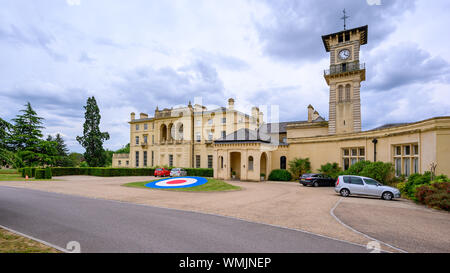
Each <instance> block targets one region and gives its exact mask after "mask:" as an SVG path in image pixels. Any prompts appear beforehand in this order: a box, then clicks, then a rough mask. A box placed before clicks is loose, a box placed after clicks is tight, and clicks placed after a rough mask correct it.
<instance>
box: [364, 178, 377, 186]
mask: <svg viewBox="0 0 450 273" xmlns="http://www.w3.org/2000/svg"><path fill="white" fill-rule="evenodd" d="M364 182H365V183H366V184H367V185H378V184H379V183H378V181H376V180H375V179H372V178H364Z"/></svg>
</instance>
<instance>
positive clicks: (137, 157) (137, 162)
mask: <svg viewBox="0 0 450 273" xmlns="http://www.w3.org/2000/svg"><path fill="white" fill-rule="evenodd" d="M136 167H139V152H136Z"/></svg>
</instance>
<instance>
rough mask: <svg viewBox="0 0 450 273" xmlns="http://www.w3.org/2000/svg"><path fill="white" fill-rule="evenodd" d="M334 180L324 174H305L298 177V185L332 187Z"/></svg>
mask: <svg viewBox="0 0 450 273" xmlns="http://www.w3.org/2000/svg"><path fill="white" fill-rule="evenodd" d="M335 182H336V180H335V179H333V178H331V177H329V176H328V175H325V174H320V173H306V174H303V175H302V176H300V184H302V185H303V186H314V187H319V186H327V187H329V186H331V187H334V183H335Z"/></svg>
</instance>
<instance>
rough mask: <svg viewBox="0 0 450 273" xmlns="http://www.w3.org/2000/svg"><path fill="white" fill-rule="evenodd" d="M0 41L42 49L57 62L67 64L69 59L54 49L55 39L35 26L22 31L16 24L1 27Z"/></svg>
mask: <svg viewBox="0 0 450 273" xmlns="http://www.w3.org/2000/svg"><path fill="white" fill-rule="evenodd" d="M0 40H3V41H5V42H8V43H12V44H17V45H27V46H32V47H38V48H41V49H42V50H43V51H44V52H46V53H47V54H48V55H49V56H50V57H51V58H53V59H54V60H55V61H60V62H65V61H67V57H66V56H65V55H63V54H61V53H59V52H58V51H57V50H55V49H54V48H53V47H52V43H54V42H55V41H56V40H55V37H53V36H52V35H51V34H49V33H46V32H44V31H42V30H40V29H38V28H36V27H34V26H30V27H29V28H28V29H25V30H23V29H20V28H19V27H18V26H16V25H14V24H9V25H6V26H4V27H0Z"/></svg>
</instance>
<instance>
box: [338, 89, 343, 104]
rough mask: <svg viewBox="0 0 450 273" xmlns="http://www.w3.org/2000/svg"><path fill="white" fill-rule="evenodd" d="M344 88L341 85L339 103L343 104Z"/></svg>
mask: <svg viewBox="0 0 450 273" xmlns="http://www.w3.org/2000/svg"><path fill="white" fill-rule="evenodd" d="M343 93H344V87H343V86H342V85H339V87H338V101H339V102H342V101H343V99H344V98H343V96H344V94H343Z"/></svg>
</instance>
